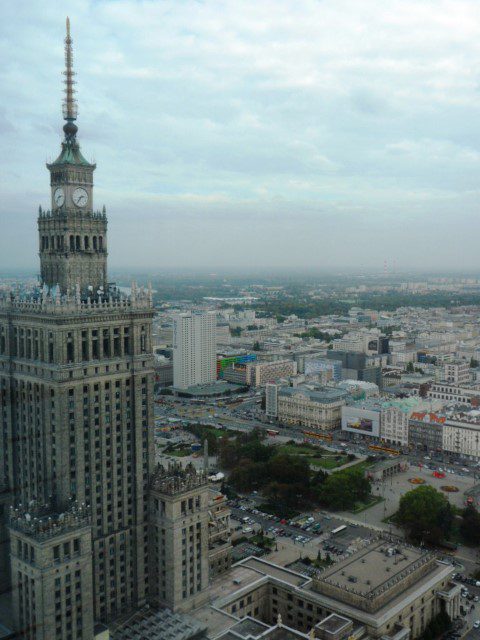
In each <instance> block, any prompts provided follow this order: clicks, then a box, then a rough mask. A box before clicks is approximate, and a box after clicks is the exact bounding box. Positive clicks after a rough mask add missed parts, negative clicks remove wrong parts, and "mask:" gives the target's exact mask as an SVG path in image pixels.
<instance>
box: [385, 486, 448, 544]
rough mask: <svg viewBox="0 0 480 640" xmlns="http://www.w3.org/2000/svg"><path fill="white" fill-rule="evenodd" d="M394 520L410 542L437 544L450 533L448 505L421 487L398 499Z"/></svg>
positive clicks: (444, 500)
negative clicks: (398, 503) (398, 504)
mask: <svg viewBox="0 0 480 640" xmlns="http://www.w3.org/2000/svg"><path fill="white" fill-rule="evenodd" d="M396 521H397V523H398V524H399V525H400V526H401V527H402V528H403V529H404V530H405V532H406V534H407V536H408V538H410V540H412V541H413V542H416V543H419V542H423V541H429V542H432V543H433V544H438V543H439V542H442V540H444V539H447V538H448V536H449V534H450V533H451V530H452V524H453V513H452V509H451V507H450V503H449V502H448V500H447V498H445V496H444V495H443V494H442V493H440V491H437V490H436V489H434V488H433V487H429V486H421V487H417V488H416V489H413V490H412V491H408V492H407V493H406V494H405V495H403V496H402V497H401V498H400V506H399V509H398V512H397V514H396Z"/></svg>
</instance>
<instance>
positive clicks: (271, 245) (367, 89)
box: [0, 0, 480, 270]
mask: <svg viewBox="0 0 480 640" xmlns="http://www.w3.org/2000/svg"><path fill="white" fill-rule="evenodd" d="M67 13H68V15H69V16H70V19H71V23H72V36H73V39H74V65H75V70H76V72H77V82H78V84H77V90H78V94H77V99H78V107H79V117H78V121H77V124H78V127H79V134H78V138H79V141H80V143H81V147H82V151H83V153H84V155H85V156H86V157H87V158H89V159H94V160H95V161H96V162H97V170H96V173H95V183H96V186H95V205H96V206H97V207H98V208H100V207H101V206H102V205H103V204H104V203H105V205H106V207H107V213H108V217H109V251H110V264H111V266H112V267H121V266H127V267H132V266H138V267H164V266H173V267H192V266H193V267H195V266H202V267H210V266H212V267H216V268H219V267H220V268H221V267H222V266H242V265H246V266H248V267H249V268H251V267H252V266H255V265H258V266H259V267H263V266H283V267H289V266H292V267H298V266H301V267H307V268H317V267H321V268H323V267H334V268H337V267H340V266H356V265H358V267H359V268H363V267H377V266H378V269H379V270H381V269H382V268H383V261H384V259H385V258H387V259H388V260H389V262H390V263H393V260H394V259H395V260H396V262H397V265H398V268H399V269H400V268H402V267H403V268H406V267H409V266H415V267H426V268H431V267H445V268H461V267H462V266H465V268H469V269H470V268H478V267H479V266H480V248H479V244H480V243H479V237H480V236H479V231H480V224H479V219H480V199H479V196H480V5H479V1H478V0H451V1H447V0H445V1H442V0H436V1H433V0H432V1H429V0H398V1H397V0H324V1H321V0H319V1H314V0H252V1H251V0H231V1H230V0H224V1H216V0H204V1H203V2H201V1H194V0H185V1H183V0H165V1H162V0H155V1H150V2H142V1H137V2H135V1H133V0H131V1H129V0H118V1H108V0H97V1H91V2H87V1H71V0H65V1H63V2H58V1H56V2H55V1H53V0H42V1H41V2H39V1H38V0H30V1H26V0H17V1H16V2H15V3H13V2H10V3H2V9H1V15H0V59H1V60H2V64H1V66H0V149H1V150H2V153H1V154H0V193H1V199H0V222H1V229H0V231H1V234H0V267H2V268H5V267H10V266H13V267H17V266H18V267H20V266H23V267H27V268H30V267H31V268H33V267H36V265H37V259H38V258H37V250H38V248H37V231H36V216H37V208H38V205H39V204H42V206H44V207H48V206H49V197H50V196H49V176H48V172H47V170H46V168H45V161H47V160H51V159H53V158H54V157H55V156H56V155H57V154H58V151H59V145H60V141H61V133H62V130H61V127H62V125H63V121H62V118H61V100H62V93H61V91H62V84H61V81H62V76H61V71H62V69H63V38H64V29H65V16H66V14H67Z"/></svg>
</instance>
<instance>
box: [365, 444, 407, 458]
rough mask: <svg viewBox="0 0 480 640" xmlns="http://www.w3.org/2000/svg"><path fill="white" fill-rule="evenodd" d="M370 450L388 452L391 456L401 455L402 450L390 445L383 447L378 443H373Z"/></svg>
mask: <svg viewBox="0 0 480 640" xmlns="http://www.w3.org/2000/svg"><path fill="white" fill-rule="evenodd" d="M368 448H369V449H370V451H376V452H379V453H388V454H390V455H391V456H399V455H400V451H399V450H398V449H390V447H381V446H380V445H378V444H371V445H370V446H369V447H368Z"/></svg>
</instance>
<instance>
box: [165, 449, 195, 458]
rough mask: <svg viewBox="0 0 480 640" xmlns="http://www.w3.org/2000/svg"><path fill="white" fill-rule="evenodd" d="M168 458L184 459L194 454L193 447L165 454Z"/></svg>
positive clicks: (173, 450)
mask: <svg viewBox="0 0 480 640" xmlns="http://www.w3.org/2000/svg"><path fill="white" fill-rule="evenodd" d="M163 453H164V454H165V455H167V456H175V457H176V458H184V457H185V456H190V455H191V454H192V448H191V447H179V448H178V449H172V450H171V451H164V452H163Z"/></svg>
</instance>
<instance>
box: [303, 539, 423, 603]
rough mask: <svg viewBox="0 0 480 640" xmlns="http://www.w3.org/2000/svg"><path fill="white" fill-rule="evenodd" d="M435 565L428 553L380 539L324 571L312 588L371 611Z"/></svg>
mask: <svg viewBox="0 0 480 640" xmlns="http://www.w3.org/2000/svg"><path fill="white" fill-rule="evenodd" d="M434 564H435V558H434V556H433V555H432V554H431V553H430V552H427V551H423V550H420V549H417V548H416V547H411V546H408V545H405V544H402V545H394V544H391V543H389V542H386V541H384V540H380V541H378V542H376V543H375V544H373V545H369V546H368V547H366V548H365V549H363V550H362V551H360V552H358V553H356V554H355V555H353V556H352V557H350V558H348V559H346V560H343V561H342V562H340V563H338V564H336V565H334V566H333V567H332V568H330V569H327V570H326V571H324V572H323V574H321V576H319V577H318V578H316V579H315V580H314V587H313V588H314V589H315V591H318V592H320V593H323V594H325V595H329V596H334V597H335V598H337V599H338V600H340V601H343V602H354V603H355V606H357V607H358V608H360V609H363V610H364V611H372V612H374V611H377V610H378V609H380V607H382V606H383V605H384V604H385V603H386V602H387V601H388V600H390V599H391V598H392V597H393V595H395V594H397V593H399V592H400V591H402V590H404V589H405V588H406V587H408V586H411V585H412V584H414V583H415V582H416V581H417V580H418V579H419V578H420V577H422V576H423V575H425V574H426V573H428V572H429V571H430V570H431V569H432V567H433V565H434ZM374 567H375V570H373V568H374Z"/></svg>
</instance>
